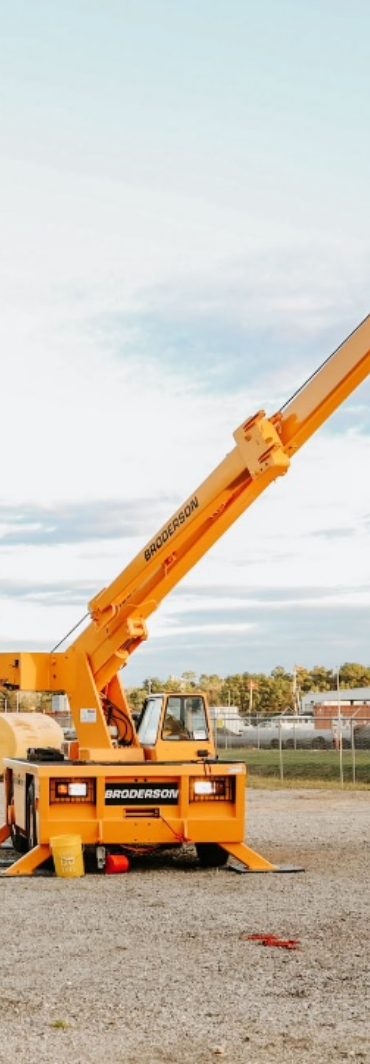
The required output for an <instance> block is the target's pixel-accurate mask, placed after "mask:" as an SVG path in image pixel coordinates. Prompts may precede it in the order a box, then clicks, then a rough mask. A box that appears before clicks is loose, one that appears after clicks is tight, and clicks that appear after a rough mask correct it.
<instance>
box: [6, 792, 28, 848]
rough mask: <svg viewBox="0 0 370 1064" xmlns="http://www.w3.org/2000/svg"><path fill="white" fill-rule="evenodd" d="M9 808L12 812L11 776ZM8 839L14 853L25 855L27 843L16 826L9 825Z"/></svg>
mask: <svg viewBox="0 0 370 1064" xmlns="http://www.w3.org/2000/svg"><path fill="white" fill-rule="evenodd" d="M9 806H10V807H11V809H12V810H13V812H14V793H13V774H12V776H11V784H10V792H9ZM10 837H11V840H12V846H13V849H14V850H15V852H16V853H27V850H28V843H27V838H26V836H25V835H22V834H21V832H20V830H19V828H17V825H16V824H10Z"/></svg>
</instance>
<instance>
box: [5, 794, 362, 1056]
mask: <svg viewBox="0 0 370 1064" xmlns="http://www.w3.org/2000/svg"><path fill="white" fill-rule="evenodd" d="M369 814H370V793H369V792H361V791H358V792H350V793H349V792H348V793H347V792H341V791H310V790H299V791H288V790H281V791H257V790H250V791H249V792H248V823H249V828H248V843H249V844H250V845H251V846H253V847H254V848H255V849H257V850H258V851H259V852H260V853H262V854H264V855H265V856H266V857H269V858H270V859H272V860H274V861H278V862H279V863H282V864H302V865H304V867H305V872H304V873H299V874H294V873H291V874H284V875H277V874H273V873H268V874H266V873H265V874H253V875H249V874H246V875H238V874H236V873H235V872H231V871H230V870H228V869H222V870H218V871H215V870H212V871H204V870H200V869H199V867H198V865H197V863H196V860H195V857H194V852H193V851H192V849H191V848H189V849H188V850H186V851H184V852H183V854H182V855H181V857H180V858H179V857H177V858H174V857H173V856H171V855H164V854H162V856H161V857H160V858H156V859H153V860H152V862H151V864H149V863H145V862H142V863H141V865H136V866H135V867H132V868H131V870H130V871H129V872H128V874H126V875H122V876H114V875H113V876H98V875H94V876H84V877H82V878H81V879H60V878H58V877H56V876H51V875H44V876H35V877H33V878H26V877H23V878H20V879H8V878H5V879H2V881H1V887H0V889H1V891H2V896H1V901H2V913H3V922H2V963H1V983H2V985H1V994H0V1020H1V1022H0V1030H1V1035H2V1037H1V1040H0V1061H4V1062H5V1061H6V1062H7V1064H9V1061H13V1060H14V1061H15V1060H16V1061H17V1064H23V1062H24V1064H26V1062H27V1064H56V1062H57V1061H60V1060H62V1059H63V1060H69V1061H73V1062H74V1064H76V1062H77V1064H96V1062H98V1061H99V1062H100V1061H102V1060H103V1059H107V1060H108V1061H109V1062H110V1064H120V1062H124V1064H209V1062H211V1061H214V1060H216V1059H217V1058H218V1057H220V1058H221V1059H224V1060H225V1061H227V1062H229V1064H244V1062H249V1061H250V1062H251V1064H252V1062H253V1064H281V1062H283V1061H284V1064H290V1062H293V1061H294V1064H306V1062H307V1064H308V1062H310V1064H312V1062H316V1061H317V1062H320V1064H322V1062H324V1064H331V1062H334V1061H335V1064H337V1062H338V1061H346V1060H357V1061H366V1062H368V1061H370V1028H369V1020H368V1013H369V1007H368V987H369V982H370V980H369V938H370V935H369V923H368V892H369V878H370V876H369V872H370V868H369V845H368V842H369ZM258 933H272V934H275V935H277V936H279V937H282V938H284V939H298V940H299V948H298V949H296V950H287V949H284V948H281V947H266V946H262V945H261V944H260V943H259V942H257V941H251V940H248V939H247V938H246V937H245V936H246V935H249V934H258Z"/></svg>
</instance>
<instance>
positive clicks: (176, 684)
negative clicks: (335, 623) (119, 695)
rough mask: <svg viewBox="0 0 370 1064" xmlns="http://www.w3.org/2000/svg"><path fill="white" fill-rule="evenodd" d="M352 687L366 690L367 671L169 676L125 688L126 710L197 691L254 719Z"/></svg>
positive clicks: (351, 667)
mask: <svg viewBox="0 0 370 1064" xmlns="http://www.w3.org/2000/svg"><path fill="white" fill-rule="evenodd" d="M338 684H339V686H340V688H341V689H343V688H352V687H370V667H369V668H368V667H367V666H365V665H358V664H356V663H353V662H346V663H345V664H343V665H340V666H339V668H338V669H335V670H333V669H327V668H325V666H324V665H315V666H314V668H313V669H305V668H304V667H303V666H300V665H297V666H296V667H295V669H294V672H287V671H286V669H284V668H283V666H281V665H277V666H276V668H274V669H273V670H272V672H271V673H269V674H268V675H266V674H265V673H262V672H258V673H255V672H243V673H236V674H234V675H231V676H225V677H221V676H218V675H216V674H212V675H207V674H206V673H201V675H200V676H197V674H196V673H195V672H191V671H188V672H183V673H182V675H181V676H180V677H174V676H170V677H169V678H168V679H167V680H163V679H161V678H160V677H158V676H149V677H147V679H146V680H144V681H143V684H142V685H141V687H130V688H126V694H127V698H128V701H129V705H130V708H131V709H133V710H135V711H138V710H140V709H141V706H142V704H143V701H144V698H146V696H147V695H148V694H150V693H153V694H154V693H155V692H159V691H176V690H179V688H180V689H183V690H195V689H196V690H201V691H204V692H205V694H206V695H207V697H208V702H209V705H210V706H221V705H222V706H227V705H231V706H237V707H238V709H239V710H240V712H241V713H244V714H249V713H251V712H253V713H255V714H256V715H263V714H264V713H265V714H270V713H285V712H287V711H290V712H295V711H296V710H297V709H298V707H299V705H300V699H301V697H302V695H304V694H307V693H308V692H309V691H333V690H337V688H338Z"/></svg>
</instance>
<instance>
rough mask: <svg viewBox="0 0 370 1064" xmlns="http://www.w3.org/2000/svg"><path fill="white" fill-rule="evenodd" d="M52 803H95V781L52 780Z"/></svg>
mask: <svg viewBox="0 0 370 1064" xmlns="http://www.w3.org/2000/svg"><path fill="white" fill-rule="evenodd" d="M50 801H51V802H94V801H95V781H94V780H93V779H86V780H68V779H67V780H53V779H51V780H50Z"/></svg>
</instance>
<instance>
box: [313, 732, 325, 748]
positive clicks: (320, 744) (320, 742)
mask: <svg viewBox="0 0 370 1064" xmlns="http://www.w3.org/2000/svg"><path fill="white" fill-rule="evenodd" d="M326 746H327V743H326V742H325V739H323V738H322V736H321V735H318V736H317V738H316V739H313V740H312V749H313V750H325V748H326Z"/></svg>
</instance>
